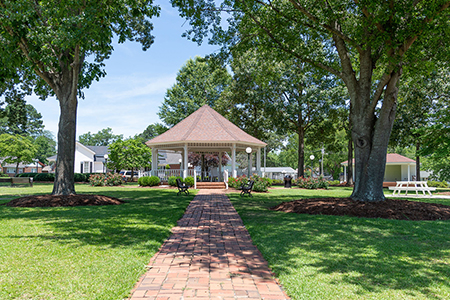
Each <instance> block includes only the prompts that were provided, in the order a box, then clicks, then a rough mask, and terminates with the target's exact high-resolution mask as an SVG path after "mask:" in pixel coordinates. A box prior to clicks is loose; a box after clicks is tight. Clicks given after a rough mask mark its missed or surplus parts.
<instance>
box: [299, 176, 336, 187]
mask: <svg viewBox="0 0 450 300" xmlns="http://www.w3.org/2000/svg"><path fill="white" fill-rule="evenodd" d="M294 182H295V184H296V185H298V187H300V188H303V189H309V190H313V189H328V181H326V180H325V179H324V178H323V177H319V178H314V177H307V178H303V177H300V178H298V179H296V180H294Z"/></svg>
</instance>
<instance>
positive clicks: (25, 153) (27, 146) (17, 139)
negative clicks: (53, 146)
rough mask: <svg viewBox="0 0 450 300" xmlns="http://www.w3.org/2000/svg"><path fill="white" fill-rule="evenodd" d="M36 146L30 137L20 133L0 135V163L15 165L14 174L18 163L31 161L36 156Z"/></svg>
mask: <svg viewBox="0 0 450 300" xmlns="http://www.w3.org/2000/svg"><path fill="white" fill-rule="evenodd" d="M36 151H37V149H36V147H35V146H34V145H33V142H32V141H31V139H30V138H28V137H24V136H21V135H12V134H7V133H4V134H1V135H0V157H1V158H2V160H3V162H2V163H10V164H15V165H16V174H17V170H18V168H19V164H20V163H24V164H29V163H32V162H33V160H34V158H35V156H36Z"/></svg>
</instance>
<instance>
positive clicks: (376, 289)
mask: <svg viewBox="0 0 450 300" xmlns="http://www.w3.org/2000/svg"><path fill="white" fill-rule="evenodd" d="M350 193H351V190H350V189H346V188H331V189H330V190H321V191H319V190H300V189H291V190H288V189H278V190H270V193H254V197H253V198H248V197H239V194H234V193H231V194H228V196H229V198H230V200H231V202H232V203H233V205H234V207H235V208H236V210H237V211H238V213H239V215H240V216H241V218H242V220H243V222H244V225H245V226H246V228H247V229H248V231H249V233H250V235H251V237H252V240H253V242H254V243H255V245H256V246H257V247H258V249H259V250H260V251H261V253H262V254H263V256H264V258H265V259H266V260H267V261H268V263H269V266H270V267H271V268H272V271H273V272H274V273H275V274H276V276H277V278H278V279H279V280H280V282H281V284H282V285H283V287H284V289H285V291H286V292H287V294H288V295H289V296H290V297H292V299H450V234H449V232H450V221H398V220H385V219H366V218H356V217H337V216H326V215H305V214H294V213H288V214H287V213H282V212H275V211H270V210H269V209H268V208H269V207H271V206H274V205H276V204H279V203H280V202H283V201H291V200H297V199H301V198H313V197H327V196H333V197H348V196H349V195H350ZM409 200H411V199H409ZM417 201H427V202H436V203H441V204H445V205H450V200H449V199H417Z"/></svg>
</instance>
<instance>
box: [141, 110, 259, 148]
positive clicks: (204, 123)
mask: <svg viewBox="0 0 450 300" xmlns="http://www.w3.org/2000/svg"><path fill="white" fill-rule="evenodd" d="M180 142H213V143H214V142H227V143H237V142H238V143H246V144H249V145H255V146H260V147H264V146H266V145H267V144H266V143H264V142H262V141H260V140H259V139H257V138H254V137H252V136H251V135H249V134H248V133H246V132H244V131H243V130H242V129H240V128H239V127H237V126H236V125H234V124H233V123H231V122H230V121H228V120H227V119H226V118H224V117H223V116H222V115H220V114H219V113H218V112H216V111H215V110H214V109H212V108H211V107H210V106H208V105H203V106H202V107H200V108H199V109H198V110H196V111H195V112H194V113H192V114H191V115H189V116H188V117H187V118H185V119H184V120H183V121H181V122H180V123H178V124H176V125H175V126H173V127H172V128H171V129H169V130H168V131H166V132H165V133H163V134H161V135H159V136H157V137H155V138H153V139H151V140H149V141H147V142H146V144H147V145H148V146H150V147H151V146H153V145H161V144H168V143H180Z"/></svg>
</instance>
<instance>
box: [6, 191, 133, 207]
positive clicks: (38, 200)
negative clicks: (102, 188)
mask: <svg viewBox="0 0 450 300" xmlns="http://www.w3.org/2000/svg"><path fill="white" fill-rule="evenodd" d="M122 203H125V202H124V201H122V200H120V199H117V198H114V197H108V196H103V195H83V194H77V195H63V196H55V195H37V196H26V197H21V198H17V199H14V200H12V201H9V202H8V203H6V204H5V205H6V206H13V207H57V206H88V205H118V204H122Z"/></svg>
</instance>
